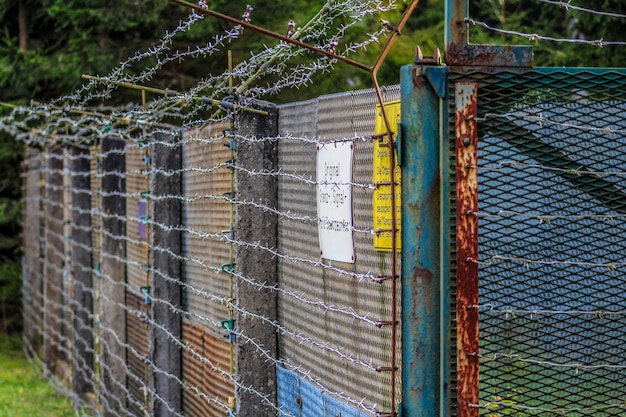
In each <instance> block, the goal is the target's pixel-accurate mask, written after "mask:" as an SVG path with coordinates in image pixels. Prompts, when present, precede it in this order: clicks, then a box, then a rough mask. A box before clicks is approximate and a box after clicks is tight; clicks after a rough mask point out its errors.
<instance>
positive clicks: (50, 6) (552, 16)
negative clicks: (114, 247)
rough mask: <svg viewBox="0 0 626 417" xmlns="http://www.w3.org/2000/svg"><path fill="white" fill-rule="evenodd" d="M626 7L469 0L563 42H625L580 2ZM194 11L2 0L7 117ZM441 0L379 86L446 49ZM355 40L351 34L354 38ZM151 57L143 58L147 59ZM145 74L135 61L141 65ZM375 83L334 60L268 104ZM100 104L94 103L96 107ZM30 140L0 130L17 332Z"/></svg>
mask: <svg viewBox="0 0 626 417" xmlns="http://www.w3.org/2000/svg"><path fill="white" fill-rule="evenodd" d="M208 3H209V7H210V8H211V9H213V10H217V11H219V12H220V13H222V14H226V15H229V16H233V17H236V18H239V17H240V16H241V15H242V12H243V11H244V10H245V9H246V6H247V4H250V5H251V6H252V7H253V8H254V12H253V16H252V23H253V24H255V25H258V26H262V27H264V28H267V29H270V30H273V31H276V32H279V33H284V32H285V30H286V28H287V22H289V20H291V19H293V20H294V21H295V22H297V23H298V22H306V21H307V20H308V19H309V18H310V17H312V16H313V15H315V13H316V12H317V11H318V10H319V9H320V8H321V6H322V5H323V4H324V3H325V0H290V1H277V0H243V1H239V0H212V1H209V2H208ZM574 4H575V6H577V7H579V8H588V9H591V10H595V11H605V12H611V13H613V14H618V15H619V14H621V15H626V1H624V0H571V1H569V2H564V1H553V0H473V1H472V2H471V5H470V17H471V18H472V19H475V20H477V21H481V22H484V23H487V24H488V25H489V26H492V27H495V28H503V29H508V30H514V31H518V32H524V33H536V34H538V35H542V36H552V37H555V38H559V39H574V40H584V39H586V40H597V39H603V41H620V42H623V41H624V38H626V18H624V17H623V16H622V17H620V16H608V15H606V14H599V13H591V12H589V11H584V10H580V9H578V8H577V7H570V6H571V5H574ZM405 7H406V5H405V3H403V2H402V1H399V2H398V9H397V11H395V12H394V13H390V14H389V15H386V16H377V17H376V18H372V19H371V21H364V22H361V26H362V27H361V29H362V30H363V31H364V32H373V31H375V30H376V28H378V27H379V26H380V22H379V18H384V19H386V20H388V21H389V22H392V23H393V22H394V21H397V20H398V19H399V17H400V15H401V13H402V11H403V10H404V8H405ZM188 14H189V11H188V10H186V9H185V8H183V7H181V6H179V5H176V4H174V3H172V2H170V1H168V0H153V1H145V0H0V21H1V22H2V25H1V26H0V102H3V103H5V104H4V105H3V106H2V107H0V116H2V115H3V114H7V113H8V112H10V111H11V109H10V107H9V106H7V105H6V104H13V105H19V106H27V105H28V104H29V102H30V101H31V100H37V101H40V102H46V101H48V100H51V99H54V98H58V97H60V96H63V95H64V94H68V93H71V92H72V91H74V90H75V89H77V88H78V87H79V86H80V85H81V84H83V80H82V79H81V74H91V75H98V74H99V75H105V74H107V73H108V72H109V71H110V70H111V69H113V68H115V67H116V66H117V64H118V63H119V62H120V61H123V60H125V59H126V58H127V57H129V56H131V55H133V54H134V53H135V52H136V51H144V50H146V49H147V48H149V47H150V46H152V45H154V44H155V42H157V40H158V39H159V38H160V37H162V36H163V34H164V33H165V32H166V31H168V30H172V28H175V27H176V26H177V25H178V22H179V21H181V20H185V19H186V18H187V16H188ZM227 28H228V24H227V23H225V22H222V21H220V20H217V19H213V18H210V17H207V18H205V19H203V20H202V21H201V22H199V23H197V24H195V25H194V26H193V27H192V29H191V30H190V31H188V32H186V33H184V34H182V36H177V37H176V38H174V42H173V44H172V45H171V46H170V49H171V50H177V49H179V50H186V49H187V47H191V48H194V47H195V45H198V44H202V43H203V41H206V40H207V39H209V38H210V37H211V35H213V34H215V33H217V32H219V31H223V30H226V29H227ZM470 30H471V32H470V33H471V38H470V41H471V42H472V43H495V44H532V45H533V46H534V52H535V65H536V66H576V67H581V66H584V67H609V66H613V67H616V66H624V65H626V53H625V52H626V48H625V47H624V46H613V47H608V46H607V47H604V48H601V47H599V46H594V45H582V44H580V43H576V42H563V41H562V42H548V41H531V40H530V39H528V37H523V36H510V35H504V34H502V33H500V32H497V31H490V30H487V29H484V28H481V27H479V26H478V25H476V26H472V27H471V28H470ZM443 37H444V0H420V2H419V5H418V7H417V9H416V10H415V12H414V13H413V16H412V17H411V19H410V20H409V21H408V23H407V25H406V27H405V28H404V30H403V32H402V36H400V38H399V39H398V41H397V42H396V44H395V46H394V49H393V51H392V54H391V55H390V56H389V58H388V59H387V60H386V61H385V63H384V65H383V67H382V69H381V72H380V73H379V80H380V82H381V84H383V85H385V84H391V83H397V82H398V79H399V69H400V66H402V65H406V64H409V63H411V62H412V61H413V56H414V49H415V46H416V45H419V46H420V47H421V48H422V50H423V51H424V53H425V54H426V55H428V54H431V53H432V51H433V48H434V46H435V45H437V46H439V47H440V48H441V49H442V50H443V49H444V41H443ZM349 41H350V39H343V40H342V43H343V42H346V43H347V42H349ZM273 42H275V40H273V39H269V38H264V37H263V36H259V35H258V34H255V33H253V32H252V31H244V33H243V35H242V39H239V40H238V41H237V42H234V43H232V45H229V47H228V48H226V49H231V50H232V52H233V56H234V61H235V63H236V62H239V61H242V60H245V59H247V58H248V57H249V56H250V53H251V51H256V50H260V49H261V48H263V46H264V44H265V43H267V44H272V43H273ZM378 52H379V49H377V48H368V50H367V52H365V53H364V54H360V55H359V56H352V58H353V59H357V60H358V61H360V62H365V63H370V64H371V63H373V61H374V59H375V57H376V56H377V54H378ZM150 64H151V63H150V62H145V65H146V66H148V65H150ZM225 67H226V56H225V54H224V56H222V57H219V56H217V57H216V56H213V57H211V58H209V59H206V60H202V59H196V60H191V61H185V62H180V63H178V62H176V63H170V64H168V65H166V67H165V68H164V69H163V70H162V71H160V72H159V73H158V74H157V75H156V76H155V77H154V78H153V79H152V80H151V83H150V85H151V86H153V87H158V88H171V89H176V90H180V91H184V90H186V89H189V88H190V87H193V86H194V85H195V84H196V83H197V82H198V80H200V79H201V78H203V77H207V75H208V74H211V73H214V72H221V71H223V70H224V68H225ZM137 70H139V69H137ZM367 87H371V81H370V79H369V76H368V74H367V73H364V72H363V71H360V70H358V69H354V68H352V67H350V66H348V65H342V64H337V65H336V66H335V69H334V71H333V72H332V73H325V74H318V75H317V76H316V78H315V79H314V82H313V83H312V84H311V85H310V86H309V87H307V88H305V89H299V90H293V91H287V92H283V93H281V94H280V96H272V97H267V98H266V99H267V100H270V101H274V102H277V103H284V102H290V101H296V100H304V99H308V98H311V97H316V96H319V95H321V94H326V93H331V92H338V91H347V90H351V89H361V88H367ZM139 99H140V97H139V96H138V95H137V92H136V91H131V90H127V91H119V92H118V94H116V95H115V97H114V98H112V99H111V100H108V101H107V103H106V104H107V105H126V104H128V103H129V102H135V103H136V102H138V101H139ZM96 104H97V103H96ZM22 155H23V145H22V144H20V143H17V142H16V141H14V140H13V138H12V137H10V136H9V135H8V134H7V133H5V132H2V131H0V172H2V175H0V332H10V331H13V332H16V331H19V330H20V326H21V323H20V320H21V318H20V317H21V315H20V313H19V306H20V302H21V284H22V282H21V262H20V259H21V253H20V242H21V241H20V228H21V225H20V216H21V202H20V194H21V180H20V162H21V159H22Z"/></svg>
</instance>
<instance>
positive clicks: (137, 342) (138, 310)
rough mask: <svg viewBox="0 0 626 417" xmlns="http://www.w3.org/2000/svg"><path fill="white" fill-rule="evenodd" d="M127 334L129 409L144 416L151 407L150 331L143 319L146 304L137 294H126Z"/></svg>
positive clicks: (134, 413)
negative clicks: (148, 366)
mask: <svg viewBox="0 0 626 417" xmlns="http://www.w3.org/2000/svg"><path fill="white" fill-rule="evenodd" d="M126 307H127V308H128V311H127V313H126V333H127V343H128V346H129V347H128V348H127V350H126V366H127V367H128V378H127V384H128V393H129V398H128V408H129V410H130V411H131V412H132V413H133V415H135V416H137V417H140V416H143V415H144V412H143V410H144V409H146V408H145V407H147V406H148V405H149V399H148V397H147V395H148V392H147V391H146V388H149V386H150V385H149V372H150V371H151V369H148V368H146V366H147V365H146V363H147V362H146V359H147V358H148V353H149V345H150V341H149V334H150V331H149V329H148V326H147V325H146V322H145V320H144V319H143V318H142V313H143V312H145V311H146V304H145V303H144V302H143V299H142V298H141V297H139V296H138V295H137V294H135V293H133V292H130V291H127V292H126ZM147 371H148V373H147Z"/></svg>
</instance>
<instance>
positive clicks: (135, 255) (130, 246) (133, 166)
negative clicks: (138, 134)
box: [126, 141, 150, 293]
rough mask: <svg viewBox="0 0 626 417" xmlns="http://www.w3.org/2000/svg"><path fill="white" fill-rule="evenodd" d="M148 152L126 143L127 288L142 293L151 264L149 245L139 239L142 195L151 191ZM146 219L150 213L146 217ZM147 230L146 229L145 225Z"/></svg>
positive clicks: (136, 144)
mask: <svg viewBox="0 0 626 417" xmlns="http://www.w3.org/2000/svg"><path fill="white" fill-rule="evenodd" d="M146 149H148V148H143V147H140V145H139V143H138V142H137V141H128V142H127V143H126V218H127V221H126V236H127V241H126V257H127V264H126V274H127V282H128V285H129V286H130V287H131V288H132V290H133V291H137V293H139V289H140V287H141V286H144V285H150V284H149V283H148V281H147V279H146V268H145V266H146V265H147V264H148V252H147V248H148V246H147V245H148V243H149V242H146V241H145V239H141V238H140V236H139V226H140V219H139V200H141V199H142V198H141V197H140V193H141V192H142V191H144V190H147V189H148V188H149V186H148V182H147V177H146V175H144V172H145V170H146V162H145V160H144V154H145V152H146ZM146 215H147V213H146ZM143 226H145V225H143Z"/></svg>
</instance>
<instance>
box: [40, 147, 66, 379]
mask: <svg viewBox="0 0 626 417" xmlns="http://www.w3.org/2000/svg"><path fill="white" fill-rule="evenodd" d="M45 155H46V158H45V164H46V165H45V168H44V172H45V174H44V178H45V186H44V193H45V195H44V199H45V203H44V230H45V232H44V265H45V266H44V288H43V291H44V298H43V309H44V311H43V317H44V320H43V329H44V330H43V361H44V363H45V365H46V370H47V371H49V372H51V373H53V374H56V373H57V371H58V369H57V368H58V365H59V360H60V359H61V339H62V336H63V257H64V252H63V248H64V242H63V148H61V147H59V146H58V145H48V146H47V147H46V149H45Z"/></svg>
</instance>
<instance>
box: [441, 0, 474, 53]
mask: <svg viewBox="0 0 626 417" xmlns="http://www.w3.org/2000/svg"><path fill="white" fill-rule="evenodd" d="M468 15H469V0H446V6H445V19H446V20H445V35H444V37H445V39H444V42H445V45H446V52H447V51H448V50H449V49H450V45H451V44H452V45H456V46H461V45H467V43H468V42H469V36H468V30H467V24H465V22H464V21H465V18H466V17H467V16H468Z"/></svg>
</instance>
